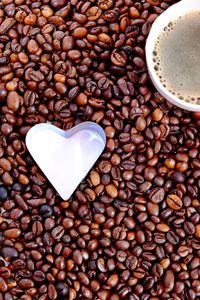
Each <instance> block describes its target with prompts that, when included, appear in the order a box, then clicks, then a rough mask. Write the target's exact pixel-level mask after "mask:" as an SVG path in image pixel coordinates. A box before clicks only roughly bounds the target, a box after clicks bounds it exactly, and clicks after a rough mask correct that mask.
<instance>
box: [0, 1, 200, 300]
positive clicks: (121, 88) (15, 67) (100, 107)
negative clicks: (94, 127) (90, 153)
mask: <svg viewBox="0 0 200 300" xmlns="http://www.w3.org/2000/svg"><path fill="white" fill-rule="evenodd" d="M175 2H177V1H173V0H165V1H160V0H140V1H139V0H138V1H137V0H90V1H87V0H84V1H82V0H68V1H67V0H40V1H37V0H1V4H0V122H1V124H0V134H1V136H0V300H13V299H20V300H47V299H50V300H55V299H69V300H73V299H81V300H84V299H89V300H90V299H96V300H119V299H127V300H165V299H166V300H170V299H171V300H174V299H175V300H195V299H197V298H198V296H199V293H200V280H199V278H200V224H199V223H200V222H199V221H200V211H199V207H200V203H199V199H200V192H199V190H200V113H190V112H186V111H183V110H181V109H179V108H177V107H173V106H172V105H171V104H170V103H168V102H166V101H165V99H163V97H161V96H160V95H159V94H158V92H156V90H155V89H154V87H153V86H152V84H151V82H150V80H149V76H148V73H147V67H146V62H145V42H146V38H147V36H148V33H149V30H150V28H151V25H152V23H153V22H154V20H155V19H156V18H157V17H158V16H159V15H160V14H161V13H162V12H163V11H164V10H165V9H167V8H168V7H169V6H170V5H172V4H173V3H175ZM87 120H91V121H93V122H96V123H98V124H99V125H100V126H102V127H103V129H104V130H105V133H106V136H107V144H106V148H105V151H104V152H103V154H102V155H101V157H100V159H99V161H98V162H97V163H96V165H95V166H94V167H93V169H92V170H91V171H90V172H89V174H88V176H87V177H86V178H85V179H84V180H83V182H82V183H81V184H80V185H79V187H78V188H77V190H76V191H75V193H74V194H73V196H72V197H71V198H70V199H69V201H63V200H62V199H61V198H60V197H59V195H58V194H57V193H56V191H55V190H54V189H53V188H52V186H51V185H50V183H49V182H48V180H47V179H46V178H45V176H44V175H43V174H42V172H41V170H40V169H39V168H38V166H37V165H36V164H35V162H34V161H33V159H32V158H31V156H30V154H29V153H28V151H27V149H26V146H25V136H26V133H27V132H28V130H29V129H30V128H31V127H32V126H33V125H35V124H37V123H44V122H49V123H52V124H54V125H55V126H57V127H59V128H62V129H65V130H67V129H70V128H71V127H73V126H74V125H76V124H78V123H80V122H83V121H87ZM66 184H68V183H67V182H66Z"/></svg>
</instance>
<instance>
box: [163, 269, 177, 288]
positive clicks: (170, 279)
mask: <svg viewBox="0 0 200 300" xmlns="http://www.w3.org/2000/svg"><path fill="white" fill-rule="evenodd" d="M174 279H175V278H174V273H173V272H172V271H171V270H167V271H166V272H165V273H164V278H163V283H164V286H165V287H166V288H168V289H169V290H172V289H173V287H174Z"/></svg>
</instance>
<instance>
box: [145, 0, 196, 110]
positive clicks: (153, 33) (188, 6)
mask: <svg viewBox="0 0 200 300" xmlns="http://www.w3.org/2000/svg"><path fill="white" fill-rule="evenodd" d="M192 4H193V5H192ZM195 5H197V6H198V8H199V10H200V1H199V0H190V1H188V0H182V1H180V2H178V3H175V4H173V5H172V6H170V7H169V8H168V9H167V10H166V11H164V12H163V13H162V14H161V15H159V16H158V17H157V19H156V20H155V21H154V23H153V25H152V27H151V30H150V33H149V36H148V38H147V41H146V46H145V55H146V62H147V68H148V72H149V75H150V78H151V80H152V82H153V84H154V86H155V88H156V89H157V91H158V92H159V93H160V94H161V95H162V96H163V97H164V98H166V99H167V100H168V101H169V102H171V103H172V104H174V105H176V106H178V107H180V108H182V109H186V110H189V111H196V112H197V111H200V103H199V104H195V103H190V102H186V101H184V100H181V99H179V98H178V97H176V96H175V95H173V94H172V93H170V92H169V91H168V90H167V89H166V88H165V87H164V86H163V85H162V83H161V82H160V80H159V77H158V75H157V73H156V71H155V69H154V63H153V50H154V45H155V41H156V39H157V37H158V36H159V34H160V33H161V31H162V29H163V28H164V26H166V25H167V24H168V23H169V22H170V21H173V20H177V18H178V17H177V16H176V17H175V12H176V13H177V12H180V15H179V16H182V15H184V14H186V13H188V12H190V11H191V12H192V11H194V10H195V9H194V7H195ZM173 16H174V17H173Z"/></svg>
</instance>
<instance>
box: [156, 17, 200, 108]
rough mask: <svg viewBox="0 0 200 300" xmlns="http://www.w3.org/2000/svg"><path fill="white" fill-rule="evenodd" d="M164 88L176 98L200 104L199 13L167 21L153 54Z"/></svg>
mask: <svg viewBox="0 0 200 300" xmlns="http://www.w3.org/2000/svg"><path fill="white" fill-rule="evenodd" d="M153 56H154V58H153V59H154V68H155V70H156V73H157V75H158V76H159V79H160V81H161V83H162V84H163V86H164V87H165V88H166V89H167V90H168V91H169V92H171V93H172V94H174V95H175V96H177V97H178V98H180V99H182V100H185V101H188V102H194V103H200V12H199V11H195V12H192V13H188V14H186V15H185V16H182V17H180V18H179V19H177V20H175V21H173V22H170V23H169V24H168V26H166V27H165V28H164V29H163V32H162V33H161V34H160V35H159V37H158V39H157V41H156V43H155V48H154V51H153Z"/></svg>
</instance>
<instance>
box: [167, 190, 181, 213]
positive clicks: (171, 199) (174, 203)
mask: <svg viewBox="0 0 200 300" xmlns="http://www.w3.org/2000/svg"><path fill="white" fill-rule="evenodd" d="M166 201H167V204H168V206H169V207H170V208H171V209H173V210H179V209H181V207H182V201H181V199H180V198H179V197H178V196H176V195H173V194H171V195H168V197H167V199H166Z"/></svg>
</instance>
